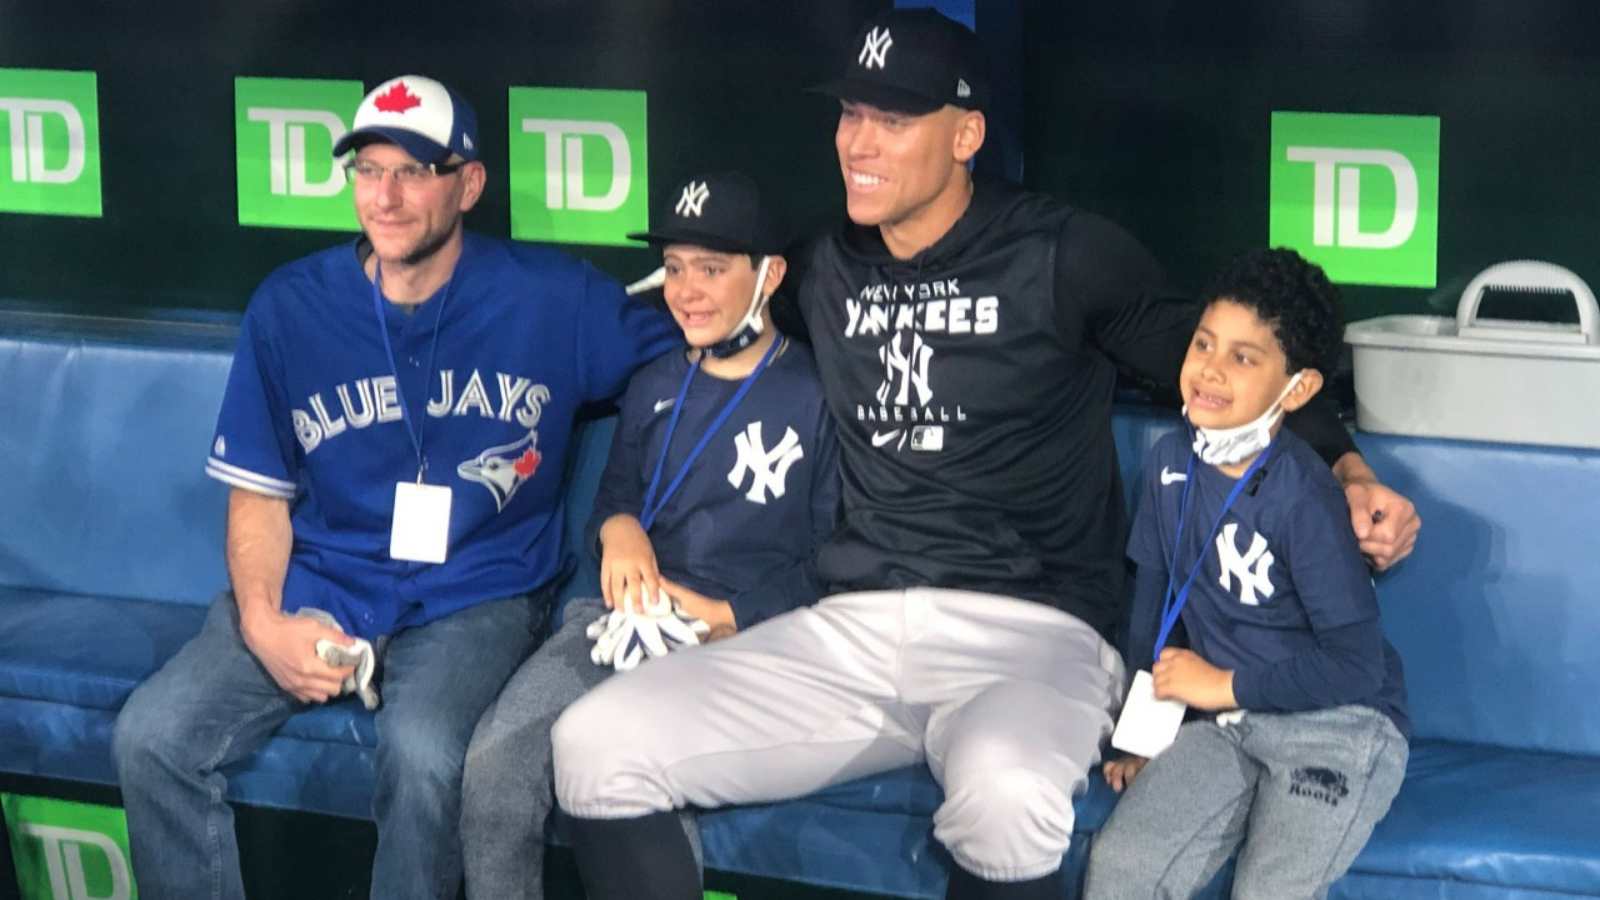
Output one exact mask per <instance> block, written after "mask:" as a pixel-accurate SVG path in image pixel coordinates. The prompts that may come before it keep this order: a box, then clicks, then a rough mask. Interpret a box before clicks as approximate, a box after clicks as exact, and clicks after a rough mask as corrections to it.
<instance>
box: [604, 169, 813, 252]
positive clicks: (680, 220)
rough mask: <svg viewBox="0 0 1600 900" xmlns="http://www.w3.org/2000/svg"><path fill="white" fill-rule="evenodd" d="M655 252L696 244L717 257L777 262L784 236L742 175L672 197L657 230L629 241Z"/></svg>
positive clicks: (727, 175) (715, 178) (690, 186)
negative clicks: (727, 255) (746, 255)
mask: <svg viewBox="0 0 1600 900" xmlns="http://www.w3.org/2000/svg"><path fill="white" fill-rule="evenodd" d="M628 239H629V240H634V241H646V242H648V243H651V244H655V245H656V246H661V245H664V244H692V245H694V246H696V247H704V248H706V249H707V250H715V251H717V252H719V253H753V254H756V255H758V256H775V255H778V254H781V253H782V252H783V233H782V232H781V231H780V230H779V229H778V226H777V221H776V220H775V219H774V218H773V217H772V214H771V212H769V211H768V210H767V208H766V205H765V204H763V203H762V202H761V192H760V191H758V190H757V189H756V183H755V182H754V181H753V180H751V179H750V178H749V176H747V175H745V174H743V173H741V172H717V173H714V174H711V175H702V176H699V177H696V178H691V179H689V180H688V181H687V182H685V183H683V184H681V185H679V186H678V188H677V190H675V191H674V192H673V193H672V194H670V195H668V199H667V205H666V206H665V207H664V208H663V209H662V210H661V214H660V216H658V217H657V219H656V227H654V228H652V229H650V230H649V231H640V232H635V233H633V234H630V235H628Z"/></svg>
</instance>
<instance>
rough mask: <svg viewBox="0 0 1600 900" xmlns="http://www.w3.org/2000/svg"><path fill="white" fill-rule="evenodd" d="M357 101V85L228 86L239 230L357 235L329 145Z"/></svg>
mask: <svg viewBox="0 0 1600 900" xmlns="http://www.w3.org/2000/svg"><path fill="white" fill-rule="evenodd" d="M363 93H364V91H363V88H362V86H361V82H359V81H324V80H318V79H311V78H236V79H234V82H233V97H234V132H235V135H236V142H237V145H238V146H237V149H238V178H239V224H240V225H264V226H268V227H275V228H322V229H327V230H330V231H357V230H359V229H360V227H361V226H360V225H359V223H357V221H356V213H355V206H354V205H353V201H352V199H351V192H350V186H349V185H348V184H346V182H345V177H344V171H343V170H342V169H340V168H339V161H338V160H335V159H334V158H333V145H334V144H335V143H337V142H338V140H339V138H340V137H342V136H343V135H344V133H345V132H346V131H347V130H349V129H348V127H347V125H346V122H347V121H348V120H349V117H351V116H354V115H355V111H356V107H357V106H359V105H360V104H361V96H362V94H363Z"/></svg>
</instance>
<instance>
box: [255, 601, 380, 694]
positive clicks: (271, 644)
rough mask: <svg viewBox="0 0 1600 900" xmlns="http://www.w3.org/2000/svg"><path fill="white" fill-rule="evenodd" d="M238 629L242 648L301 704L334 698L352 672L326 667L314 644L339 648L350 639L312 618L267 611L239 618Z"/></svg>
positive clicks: (350, 668)
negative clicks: (242, 643) (332, 645)
mask: <svg viewBox="0 0 1600 900" xmlns="http://www.w3.org/2000/svg"><path fill="white" fill-rule="evenodd" d="M239 630H240V632H241V633H242V634H243V636H244V643H245V646H246V647H248V648H250V652H251V653H253V654H255V657H256V659H259V660H260V661H261V664H262V665H263V666H265V667H266V669H267V674H269V675H271V676H272V680H273V681H276V682H277V683H278V687H281V688H283V689H284V690H285V691H288V692H289V693H290V694H291V695H292V696H293V697H294V698H295V699H296V700H299V701H300V702H302V703H326V702H327V701H328V700H329V699H330V698H333V697H336V696H338V695H339V685H340V683H341V682H343V681H344V680H345V678H347V677H349V675H350V673H351V672H353V671H354V670H355V667H354V666H330V665H328V664H327V663H325V662H323V661H322V658H321V657H319V656H317V641H319V640H323V639H327V640H330V641H333V642H334V643H336V644H339V645H341V646H343V645H345V644H348V643H349V642H350V636H349V635H347V634H345V633H343V632H341V631H339V630H338V629H337V628H329V627H328V626H326V625H324V624H322V623H321V622H318V621H316V620H315V619H310V618H307V617H306V616H286V615H284V614H283V613H281V612H279V611H278V610H267V611H263V612H262V613H260V614H258V615H253V616H250V617H248V618H241V620H240V623H239Z"/></svg>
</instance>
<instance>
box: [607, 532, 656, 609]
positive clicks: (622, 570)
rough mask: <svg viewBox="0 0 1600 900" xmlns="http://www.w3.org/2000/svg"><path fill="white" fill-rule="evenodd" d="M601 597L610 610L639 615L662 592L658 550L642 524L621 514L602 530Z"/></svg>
mask: <svg viewBox="0 0 1600 900" xmlns="http://www.w3.org/2000/svg"><path fill="white" fill-rule="evenodd" d="M600 547H601V552H600V593H601V595H602V596H603V597H604V598H605V601H606V607H607V608H608V609H617V608H626V607H627V606H629V604H630V603H631V605H632V609H630V610H629V612H636V611H640V610H642V609H643V608H644V604H645V603H646V602H654V600H655V597H656V593H657V592H658V591H660V589H661V570H660V569H659V568H657V567H656V550H655V547H654V546H653V545H652V544H651V543H650V535H648V534H646V533H645V530H644V528H643V527H642V526H640V524H639V520H638V519H637V518H635V517H633V516H630V515H628V514H626V513H618V514H617V515H614V516H612V517H611V518H609V519H607V520H606V521H605V524H604V525H602V526H600Z"/></svg>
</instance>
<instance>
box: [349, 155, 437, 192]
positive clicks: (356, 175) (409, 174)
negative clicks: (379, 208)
mask: <svg viewBox="0 0 1600 900" xmlns="http://www.w3.org/2000/svg"><path fill="white" fill-rule="evenodd" d="M465 165H466V163H464V162H458V163H405V164H403V165H398V166H380V165H378V164H377V163H374V162H366V161H363V160H351V161H350V162H347V163H345V164H344V177H345V178H346V179H348V180H350V181H351V182H352V183H354V182H360V183H361V184H378V183H380V182H382V181H383V173H385V172H388V173H389V174H390V175H393V176H394V180H395V181H397V182H399V183H400V184H401V185H402V186H405V187H417V186H420V185H424V184H427V183H428V182H429V181H432V180H433V179H434V178H435V177H438V176H441V175H450V174H452V173H454V172H457V171H459V170H460V169H461V167H462V166H465Z"/></svg>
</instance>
